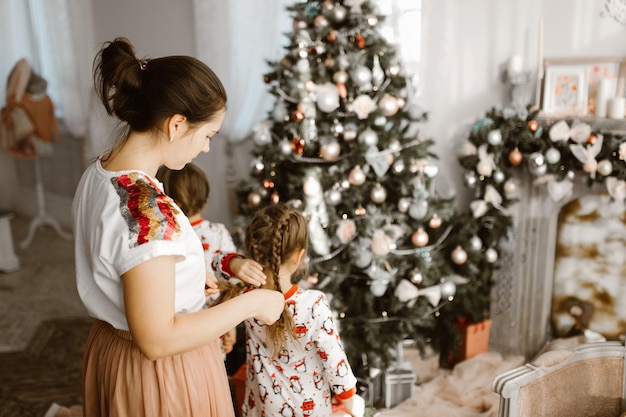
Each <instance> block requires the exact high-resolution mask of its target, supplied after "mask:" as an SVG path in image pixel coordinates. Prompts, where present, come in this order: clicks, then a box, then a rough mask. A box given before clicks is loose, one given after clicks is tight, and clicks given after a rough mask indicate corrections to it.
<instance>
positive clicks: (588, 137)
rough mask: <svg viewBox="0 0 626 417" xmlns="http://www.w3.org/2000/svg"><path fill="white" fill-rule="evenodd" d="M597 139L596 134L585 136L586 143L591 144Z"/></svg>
mask: <svg viewBox="0 0 626 417" xmlns="http://www.w3.org/2000/svg"><path fill="white" fill-rule="evenodd" d="M597 141H598V137H597V136H596V135H589V136H587V143H588V144H589V145H593V144H594V143H596V142H597Z"/></svg>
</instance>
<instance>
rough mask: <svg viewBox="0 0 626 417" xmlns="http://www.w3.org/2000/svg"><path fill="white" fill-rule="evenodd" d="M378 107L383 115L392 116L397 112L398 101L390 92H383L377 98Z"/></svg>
mask: <svg viewBox="0 0 626 417" xmlns="http://www.w3.org/2000/svg"><path fill="white" fill-rule="evenodd" d="M378 108H379V109H380V110H381V111H382V112H383V114H384V115H385V116H388V117H389V116H393V115H394V114H396V113H397V112H398V108H399V107H398V101H397V100H396V98H395V97H394V96H392V95H391V94H385V95H384V96H382V97H381V98H380V100H378Z"/></svg>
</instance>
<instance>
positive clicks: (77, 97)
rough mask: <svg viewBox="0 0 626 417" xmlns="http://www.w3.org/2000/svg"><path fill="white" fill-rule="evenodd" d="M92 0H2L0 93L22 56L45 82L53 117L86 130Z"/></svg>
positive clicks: (76, 131) (75, 131)
mask: <svg viewBox="0 0 626 417" xmlns="http://www.w3.org/2000/svg"><path fill="white" fill-rule="evenodd" d="M92 27H93V22H92V12H91V2H89V1H83V0H2V1H0V56H1V57H2V59H1V60H0V77H1V79H0V97H1V101H2V103H3V105H4V100H5V95H6V91H5V89H6V79H7V77H8V75H9V73H10V72H11V69H12V68H13V66H14V65H15V63H16V62H17V61H18V60H19V59H21V58H26V59H27V60H28V61H29V63H30V65H31V67H32V68H33V70H34V71H36V72H37V73H38V74H40V75H41V76H42V77H44V78H45V79H46V81H47V82H48V91H47V92H48V95H49V96H50V98H51V99H52V101H53V102H54V103H55V107H56V111H57V116H59V117H60V118H62V119H63V120H64V122H65V125H66V126H67V127H68V129H69V130H70V132H72V133H73V134H75V135H84V134H85V133H86V132H87V120H88V118H87V116H88V115H87V108H88V102H89V101H88V100H89V91H90V89H91V61H90V57H91V56H93V55H94V53H93V52H92V50H91V49H92V46H93V33H92Z"/></svg>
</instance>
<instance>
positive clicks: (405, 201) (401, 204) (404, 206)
mask: <svg viewBox="0 0 626 417" xmlns="http://www.w3.org/2000/svg"><path fill="white" fill-rule="evenodd" d="M409 207H411V200H410V199H409V198H405V197H403V198H401V199H400V200H398V211H399V212H400V213H406V212H407V211H409Z"/></svg>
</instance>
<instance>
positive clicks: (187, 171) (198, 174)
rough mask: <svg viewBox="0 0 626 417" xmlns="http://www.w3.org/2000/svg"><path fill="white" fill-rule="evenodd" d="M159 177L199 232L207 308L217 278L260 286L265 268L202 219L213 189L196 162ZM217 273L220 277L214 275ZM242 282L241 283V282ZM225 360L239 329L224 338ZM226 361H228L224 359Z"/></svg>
mask: <svg viewBox="0 0 626 417" xmlns="http://www.w3.org/2000/svg"><path fill="white" fill-rule="evenodd" d="M156 177H157V179H158V180H159V181H161V183H162V184H163V189H164V190H165V194H167V195H169V196H170V197H171V198H172V199H173V200H174V201H175V202H176V204H178V206H179V207H180V208H181V210H182V211H183V213H185V215H186V216H187V217H188V218H189V222H190V223H191V226H192V227H193V230H194V231H195V232H196V234H197V235H198V237H199V238H200V241H201V242H202V248H203V249H204V262H205V265H206V270H207V282H206V287H207V304H208V305H211V304H212V303H213V301H214V300H215V298H216V297H217V295H218V293H217V291H218V290H217V287H216V282H217V278H216V277H217V276H220V277H224V276H227V277H229V278H230V279H231V280H233V282H241V281H240V279H242V280H244V281H246V282H252V283H253V282H258V281H260V280H261V279H263V280H264V278H265V276H264V274H263V268H262V267H261V265H259V264H258V263H257V262H255V261H253V260H251V259H245V258H244V257H243V255H240V254H239V253H237V248H236V247H235V244H234V243H233V239H232V236H231V235H230V233H229V231H228V229H227V228H226V226H224V224H222V223H216V222H211V221H209V220H206V219H204V218H203V217H202V210H203V209H204V207H205V206H206V204H207V203H208V201H209V194H210V191H211V189H210V185H209V180H208V178H207V176H206V173H205V172H204V171H203V170H202V168H200V167H199V166H198V165H196V164H194V163H193V162H191V163H189V164H187V165H185V167H184V168H183V169H180V170H171V169H169V168H167V167H165V166H162V167H160V168H159V170H158V171H157V174H156ZM236 258H240V259H241V263H240V264H236V265H237V267H236V269H235V270H236V273H235V272H234V271H233V270H232V269H231V267H230V264H231V261H233V263H234V261H235V260H236ZM215 271H217V274H216V273H215ZM236 277H238V278H240V279H238V278H236ZM221 342H222V351H223V353H224V356H225V355H226V354H228V353H230V352H231V351H232V350H233V347H234V345H235V343H236V342H237V332H236V329H231V330H230V331H229V332H228V333H226V334H224V335H223V336H222V338H221ZM224 359H225V358H224Z"/></svg>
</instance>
